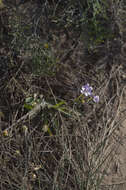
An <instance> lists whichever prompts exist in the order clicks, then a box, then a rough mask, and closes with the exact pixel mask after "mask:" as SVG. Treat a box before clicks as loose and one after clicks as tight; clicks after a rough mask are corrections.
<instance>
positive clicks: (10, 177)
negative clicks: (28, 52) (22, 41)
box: [0, 31, 125, 190]
mask: <svg viewBox="0 0 126 190" xmlns="http://www.w3.org/2000/svg"><path fill="white" fill-rule="evenodd" d="M54 33H55V32H54ZM70 34H71V35H72V33H71V31H70ZM75 36H76V35H75ZM74 40H78V39H77V38H76V37H75V38H74V37H73V41H74ZM73 41H72V40H71V39H70V40H69V41H68V44H69V46H71V44H73ZM63 43H64V44H62V45H61V46H60V50H62V51H63V49H64V48H65V47H66V44H67V42H66V41H65V42H63ZM54 45H55V42H54ZM72 47H73V48H72V49H71V50H70V52H67V53H64V54H63V57H61V56H59V57H58V58H59V59H60V60H59V62H61V66H60V68H59V69H58V71H57V73H56V75H55V76H53V77H49V76H47V77H43V76H38V75H37V76H34V75H33V74H31V70H30V69H28V68H29V63H27V62H25V60H22V58H21V57H16V60H15V58H14V57H13V64H14V67H12V69H10V70H9V71H7V73H6V74H5V75H4V76H3V77H2V78H1V81H0V82H1V83H0V84H1V92H0V96H1V100H0V109H1V113H3V115H1V116H0V120H1V121H0V126H1V128H0V144H1V146H0V165H1V167H0V173H1V180H0V181H1V182H0V183H1V189H3V190H6V189H12V190H14V189H15V190H17V189H29V190H32V189H34V190H35V189H53V190H63V189H73V190H74V189H75V190H77V189H78V190H79V189H80V190H82V189H85V190H93V189H103V188H105V187H106V186H107V184H105V183H104V181H103V179H104V176H105V175H106V173H107V168H108V167H109V163H110V162H111V160H112V156H113V154H114V151H116V149H117V148H118V147H117V146H116V144H114V143H111V142H113V138H115V132H116V130H117V129H119V127H120V125H121V123H122V121H123V120H124V119H125V114H124V113H125V110H123V112H122V113H123V115H122V113H121V108H120V106H121V104H122V101H123V94H124V91H125V87H124V83H123V82H122V81H123V78H122V72H123V69H124V67H123V65H124V56H123V52H124V48H123V49H122V54H121V53H120V51H119V52H118V55H115V54H114V53H115V51H116V49H114V48H113V49H112V55H110V54H107V53H106V52H108V51H110V50H111V49H110V45H109V47H108V45H107V46H106V47H104V46H102V47H103V52H104V53H105V55H104V54H103V52H100V49H99V48H98V52H99V53H98V55H99V56H98V59H97V54H95V53H94V54H88V55H87V54H85V55H84V54H83V50H84V47H83V46H82V44H81V40H78V43H77V44H76V45H75V46H72ZM80 47H81V48H80ZM111 47H114V43H113V41H112V42H111ZM123 47H124V46H123ZM55 48H56V47H55ZM77 48H80V49H79V52H78V53H77ZM107 48H108V49H107ZM55 53H56V54H58V53H59V50H58V49H57V51H56V52H55ZM103 55H104V59H101V57H102V58H103ZM9 58H10V57H9ZM19 63H20V67H19ZM27 64H28V66H27ZM13 68H14V70H13ZM15 71H16V72H15ZM86 82H90V83H91V84H92V85H93V87H94V88H95V90H96V92H97V93H98V94H99V96H100V103H99V104H90V103H89V104H87V103H85V104H81V105H77V104H75V103H74V99H75V98H76V97H77V96H78V95H79V92H80V88H81V85H83V83H86ZM35 93H37V95H38V96H40V95H41V94H42V95H43V97H44V99H45V101H46V105H47V104H48V105H50V106H46V107H43V109H39V108H40V107H41V106H40V105H41V104H43V102H42V103H41V104H39V105H36V106H35V108H33V110H31V111H30V112H28V111H27V110H25V109H24V102H25V99H26V97H28V96H33V95H34V94H35ZM62 100H64V101H65V102H67V104H66V105H65V106H66V107H65V110H66V111H67V112H68V113H69V115H66V114H64V113H63V112H62V109H54V106H55V105H56V104H57V103H58V102H60V101H62ZM44 105H45V104H44ZM37 106H38V107H37ZM36 110H37V111H36ZM71 110H72V111H71ZM31 113H32V114H33V115H32V116H34V117H29V115H30V114H31ZM75 113H79V114H78V115H76V117H75ZM45 126H47V128H48V127H49V128H50V130H51V133H49V131H48V130H45V128H44V127H45ZM5 131H6V133H5ZM120 183H121V182H120ZM109 185H113V184H109ZM107 188H108V187H107ZM110 188H111V187H110Z"/></svg>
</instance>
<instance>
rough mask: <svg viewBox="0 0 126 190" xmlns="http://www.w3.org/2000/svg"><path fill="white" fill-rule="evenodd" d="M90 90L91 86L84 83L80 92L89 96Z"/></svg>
mask: <svg viewBox="0 0 126 190" xmlns="http://www.w3.org/2000/svg"><path fill="white" fill-rule="evenodd" d="M92 90H93V88H92V87H91V86H90V85H89V84H86V85H84V86H82V88H81V94H84V95H85V96H91V95H92Z"/></svg>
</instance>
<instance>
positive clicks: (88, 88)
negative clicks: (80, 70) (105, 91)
mask: <svg viewBox="0 0 126 190" xmlns="http://www.w3.org/2000/svg"><path fill="white" fill-rule="evenodd" d="M92 90H93V88H92V87H91V86H90V85H89V84H88V83H87V84H86V85H84V86H82V88H81V91H80V92H81V95H85V96H86V97H87V96H89V97H90V99H92V100H93V101H94V102H95V103H98V102H99V96H98V95H96V96H95V95H94V94H93V93H92ZM90 99H89V100H90Z"/></svg>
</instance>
